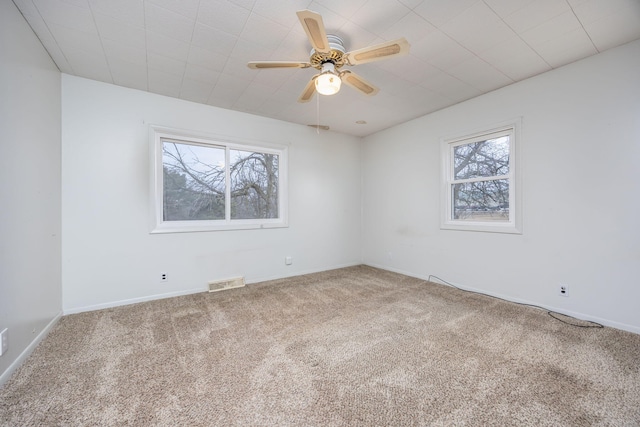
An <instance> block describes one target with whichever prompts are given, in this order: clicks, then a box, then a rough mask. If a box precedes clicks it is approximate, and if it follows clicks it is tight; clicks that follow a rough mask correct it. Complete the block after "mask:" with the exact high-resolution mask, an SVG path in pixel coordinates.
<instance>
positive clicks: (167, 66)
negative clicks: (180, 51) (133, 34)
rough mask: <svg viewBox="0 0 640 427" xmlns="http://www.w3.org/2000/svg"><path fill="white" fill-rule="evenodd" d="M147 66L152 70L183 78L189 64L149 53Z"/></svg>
mask: <svg viewBox="0 0 640 427" xmlns="http://www.w3.org/2000/svg"><path fill="white" fill-rule="evenodd" d="M147 66H148V67H149V68H150V69H152V68H153V69H154V70H162V71H164V72H165V73H168V74H175V75H176V76H179V77H183V76H184V70H185V68H186V66H187V63H186V61H179V60H177V59H173V58H169V57H168V56H162V55H158V54H157V53H152V52H149V54H148V55H147Z"/></svg>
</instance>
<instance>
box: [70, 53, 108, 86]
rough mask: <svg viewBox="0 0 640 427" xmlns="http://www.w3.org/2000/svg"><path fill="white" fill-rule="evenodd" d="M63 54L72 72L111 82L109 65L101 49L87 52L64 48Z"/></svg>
mask: <svg viewBox="0 0 640 427" xmlns="http://www.w3.org/2000/svg"><path fill="white" fill-rule="evenodd" d="M64 55H65V57H66V58H67V61H69V65H70V66H71V68H72V69H73V71H74V73H75V74H76V75H78V76H82V77H85V78H88V79H93V80H98V81H101V82H106V83H113V77H112V76H111V71H110V70H109V65H108V63H107V60H106V58H105V56H104V53H103V52H102V51H100V52H87V51H85V50H78V49H71V48H70V49H64Z"/></svg>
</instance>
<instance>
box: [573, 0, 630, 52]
mask: <svg viewBox="0 0 640 427" xmlns="http://www.w3.org/2000/svg"><path fill="white" fill-rule="evenodd" d="M637 5H638V6H637V7H636V6H634V7H631V8H629V9H623V10H620V11H619V12H618V13H616V14H613V15H608V16H607V17H604V18H602V19H598V20H596V21H592V22H589V23H586V24H584V27H585V29H586V30H587V32H588V33H589V37H590V38H591V40H593V43H594V44H595V45H596V47H597V49H598V50H599V51H601V52H602V51H604V50H606V49H610V48H612V47H616V46H619V45H621V44H623V43H627V42H628V41H629V40H636V39H639V38H640V11H639V10H638V8H640V2H638V3H637Z"/></svg>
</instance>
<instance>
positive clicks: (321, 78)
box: [315, 62, 342, 95]
mask: <svg viewBox="0 0 640 427" xmlns="http://www.w3.org/2000/svg"><path fill="white" fill-rule="evenodd" d="M315 80H316V90H317V91H318V93H319V94H321V95H335V94H336V93H338V91H339V90H340V85H341V84H342V80H340V76H338V74H337V73H336V67H335V65H333V63H331V62H325V63H324V64H322V72H321V73H320V75H318V77H316V79H315Z"/></svg>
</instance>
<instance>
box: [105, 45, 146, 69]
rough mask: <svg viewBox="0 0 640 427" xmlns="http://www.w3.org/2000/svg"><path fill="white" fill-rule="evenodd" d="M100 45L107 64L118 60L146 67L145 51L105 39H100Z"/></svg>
mask: <svg viewBox="0 0 640 427" xmlns="http://www.w3.org/2000/svg"><path fill="white" fill-rule="evenodd" d="M102 45H103V46H104V52H105V54H106V55H107V61H108V62H109V63H111V61H112V60H114V59H118V60H120V61H126V62H129V63H132V64H137V65H140V66H145V67H146V65H147V51H146V50H145V49H141V48H139V47H137V46H134V45H130V44H124V43H120V42H116V41H113V40H107V39H102Z"/></svg>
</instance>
